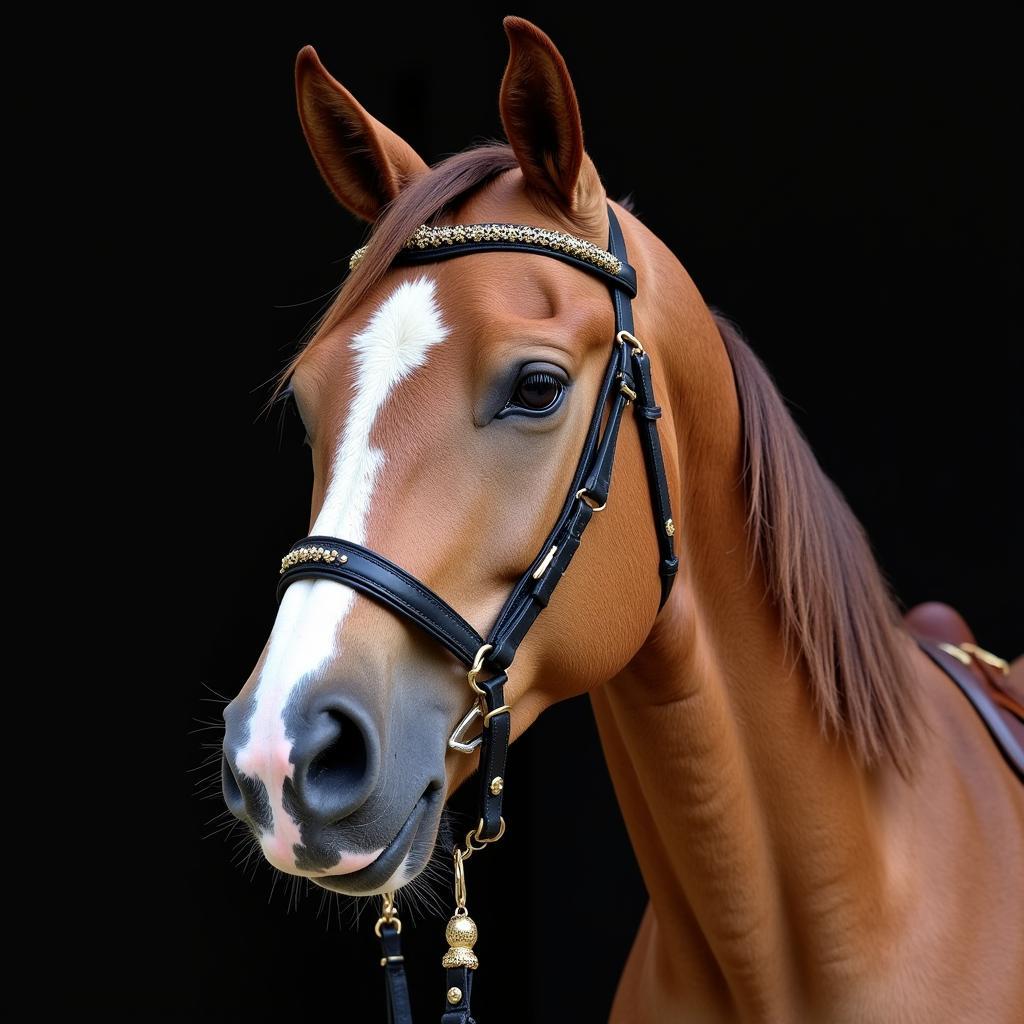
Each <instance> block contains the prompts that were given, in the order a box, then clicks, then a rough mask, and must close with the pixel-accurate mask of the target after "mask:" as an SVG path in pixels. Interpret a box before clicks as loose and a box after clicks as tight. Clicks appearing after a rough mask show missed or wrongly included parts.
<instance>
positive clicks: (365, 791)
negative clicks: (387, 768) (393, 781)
mask: <svg viewBox="0 0 1024 1024" xmlns="http://www.w3.org/2000/svg"><path fill="white" fill-rule="evenodd" d="M309 721H310V727H309V728H308V731H307V732H306V733H305V735H304V736H303V737H302V738H301V739H300V740H299V741H298V742H297V743H296V746H295V750H294V754H293V756H294V759H295V780H296V790H297V794H296V795H297V796H298V797H299V800H300V802H301V804H302V805H304V808H305V810H306V811H308V812H310V813H311V814H312V815H313V817H314V818H316V819H319V821H320V822H322V823H324V824H327V823H333V822H336V821H338V820H339V819H341V818H344V817H347V816H348V815H349V814H351V813H352V812H353V811H354V810H356V808H358V807H359V806H360V805H361V804H362V803H363V801H364V800H365V799H366V798H367V796H368V795H369V793H370V791H371V790H372V788H373V784H374V778H375V775H376V761H377V758H376V757H375V756H374V752H375V751H374V748H372V747H371V743H372V738H371V737H372V727H371V726H370V725H369V724H368V723H365V722H363V721H362V720H361V718H360V716H359V715H358V714H354V713H352V712H351V711H350V710H349V709H348V708H345V707H343V706H341V704H340V703H337V702H335V701H333V700H331V701H328V702H325V704H322V705H321V706H320V707H319V709H318V710H316V711H315V712H314V713H313V715H312V717H311V719H309Z"/></svg>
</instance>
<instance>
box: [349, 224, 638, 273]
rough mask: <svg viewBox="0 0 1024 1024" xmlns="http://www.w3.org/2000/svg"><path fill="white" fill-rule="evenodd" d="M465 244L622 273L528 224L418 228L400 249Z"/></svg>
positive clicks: (574, 242) (596, 254) (604, 254)
mask: <svg viewBox="0 0 1024 1024" xmlns="http://www.w3.org/2000/svg"><path fill="white" fill-rule="evenodd" d="M467 242H511V243H512V244H513V245H524V246H540V247H541V248H543V249H554V250H556V251H557V252H564V253H566V254H567V255H569V256H573V257H575V258H576V259H578V260H583V262H584V263H590V264H592V265H593V266H595V267H599V268H600V269H601V270H606V271H607V272H608V273H609V274H618V273H619V272H620V271H621V270H622V260H620V259H619V258H618V257H617V256H613V255H612V254H611V253H610V252H608V251H607V250H606V249H600V248H598V247H597V246H596V245H594V243H593V242H588V241H587V240H586V239H584V238H577V237H576V235H570V234H567V233H566V232H564V231H551V230H549V229H548V228H535V227H531V226H530V225H529V224H445V225H443V226H441V227H428V226H427V225H426V224H421V225H420V226H419V227H418V228H417V229H416V230H415V232H413V234H412V236H411V237H410V238H409V240H408V241H407V242H405V244H404V246H403V248H405V249H443V248H445V247H446V246H450V245H465V244H466V243H467ZM368 248H369V246H366V245H364V246H362V247H361V248H359V249H356V251H355V252H354V253H352V255H351V256H350V257H349V261H348V266H349V269H350V270H354V269H355V268H356V267H357V266H358V265H359V261H360V260H361V259H362V258H363V257H364V256H365V255H366V251H367V249H368Z"/></svg>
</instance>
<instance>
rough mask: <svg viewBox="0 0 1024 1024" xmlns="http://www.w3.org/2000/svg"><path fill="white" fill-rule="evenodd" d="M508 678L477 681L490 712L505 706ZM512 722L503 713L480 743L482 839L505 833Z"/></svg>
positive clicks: (495, 719)
mask: <svg viewBox="0 0 1024 1024" xmlns="http://www.w3.org/2000/svg"><path fill="white" fill-rule="evenodd" d="M507 681H508V675H507V674H506V673H505V672H501V673H500V674H499V675H496V676H495V677H494V678H493V679H477V681H476V684H477V686H479V687H480V689H481V690H483V691H484V703H485V704H486V706H487V711H488V712H491V711H497V710H498V708H500V707H502V706H503V705H504V703H505V689H504V687H505V683H506V682H507ZM511 726H512V723H511V721H510V719H509V713H508V712H507V711H502V712H501V713H500V714H497V715H495V716H494V717H493V718H492V719H491V720H490V721H489V722H488V724H487V725H486V726H485V727H484V729H483V732H482V735H483V742H482V743H481V744H480V769H479V771H478V773H477V775H478V780H479V791H480V819H481V821H482V822H483V827H482V828H479V829H478V830H477V836H478V837H479V838H480V839H496V838H497V837H498V836H499V835H500V833H501V804H502V800H503V798H504V779H505V761H506V759H507V758H508V741H509V738H510V736H511V732H512V729H511ZM496 778H500V779H501V780H502V783H503V784H502V786H501V787H500V788H499V789H498V792H497V793H492V792H491V782H492V781H493V780H494V779H496Z"/></svg>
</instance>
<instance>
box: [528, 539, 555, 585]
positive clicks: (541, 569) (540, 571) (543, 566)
mask: <svg viewBox="0 0 1024 1024" xmlns="http://www.w3.org/2000/svg"><path fill="white" fill-rule="evenodd" d="M557 551H558V545H557V544H555V545H553V546H552V548H551V550H550V551H549V552H548V553H547V554H546V555H545V556H544V558H543V560H542V561H541V563H540V565H538V566H537V568H536V569H534V570H533V578H534V579H535V580H539V579H540V578H541V576H543V575H544V573H545V572H546V571H547V568H548V566H549V565H550V564H551V559H552V558H554V557H555V553H556V552H557Z"/></svg>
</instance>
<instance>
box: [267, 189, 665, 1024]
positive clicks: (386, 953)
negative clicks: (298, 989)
mask: <svg viewBox="0 0 1024 1024" xmlns="http://www.w3.org/2000/svg"><path fill="white" fill-rule="evenodd" d="M608 222H609V233H608V250H607V251H605V250H603V249H599V248H598V247H597V246H595V245H593V244H592V243H591V242H587V241H585V240H584V239H581V238H576V237H575V236H574V235H569V234H565V233H564V232H560V231H552V230H548V229H544V228H535V227H531V226H529V225H523V224H456V225H448V226H443V227H428V226H426V225H423V226H421V227H420V228H419V229H418V230H417V231H416V232H415V234H413V236H412V237H411V238H410V239H409V240H408V241H407V242H406V243H405V246H404V247H403V249H402V250H401V251H400V252H399V254H398V255H397V256H396V257H395V260H394V263H396V264H407V263H427V262H432V261H435V260H442V259H450V258H453V257H457V256H463V255H468V254H471V253H477V252H500V251H508V252H530V253H538V254H540V255H542V256H550V257H553V258H554V259H558V260H561V261H563V262H565V263H569V264H571V265H573V266H576V267H579V268H580V269H582V270H585V271H587V272H588V273H592V274H595V275H596V276H597V277H599V278H601V279H602V280H603V281H605V282H606V283H607V284H608V285H609V288H610V290H611V296H612V302H613V304H614V307H615V337H614V340H613V342H612V352H611V357H610V359H609V361H608V366H607V369H606V371H605V375H604V379H603V381H602V384H601V387H600V390H599V391H598V396H597V403H596V405H595V408H594V413H593V416H592V418H591V422H590V426H589V428H588V431H587V436H586V440H585V441H584V444H583V451H582V453H581V455H580V458H579V462H578V464H577V467H576V471H575V473H574V474H573V478H572V483H571V484H570V486H569V492H568V495H567V497H566V499H565V503H564V504H563V506H562V510H561V512H560V513H559V516H558V519H557V520H556V522H555V525H554V528H553V529H552V530H551V532H550V534H549V535H548V538H547V540H546V541H545V542H544V544H543V546H542V547H541V549H540V551H539V552H538V553H537V555H536V557H535V558H534V560H533V562H532V564H531V565H530V567H529V568H528V569H527V570H526V572H525V573H524V574H523V576H522V578H521V579H520V580H519V582H518V583H517V584H516V585H515V587H514V588H513V589H512V592H511V594H510V595H509V597H508V599H507V600H506V602H505V604H504V606H503V607H502V609H501V611H500V612H499V614H498V617H497V619H496V621H495V623H494V625H493V626H492V627H491V630H490V632H489V633H488V635H487V638H486V640H485V639H484V638H483V637H481V636H480V635H479V634H478V633H477V632H476V630H475V629H474V628H473V627H472V626H471V625H470V624H469V623H468V622H467V621H466V620H465V619H464V618H463V617H462V616H461V615H459V613H458V612H457V611H455V609H454V608H452V607H451V605H449V604H448V602H447V601H445V600H444V598H442V597H440V596H439V595H438V594H436V593H434V591H433V590H431V589H430V588H429V587H428V586H426V585H425V584H424V583H421V582H420V581H419V580H417V579H416V578H415V577H414V576H412V575H410V574H409V573H408V572H406V571H405V570H404V569H403V568H402V567H401V566H399V565H396V564H395V563H394V562H392V561H390V560H389V559H387V558H385V557H384V556H383V555H381V554H378V553H377V552H375V551H371V550H370V549H369V548H366V547H363V546H362V545H360V544H354V543H352V542H351V541H347V540H344V539H342V538H339V537H328V536H318V535H313V536H309V537H304V538H303V539H302V540H299V541H297V542H296V543H295V544H293V545H292V547H291V549H290V550H289V552H288V553H287V554H286V555H285V556H284V558H283V559H282V560H281V572H280V579H279V582H278V585H277V600H278V602H280V600H281V598H282V596H283V594H284V592H285V590H286V589H287V588H288V587H289V586H290V585H291V584H292V583H294V582H295V581H296V580H300V579H309V578H319V579H331V580H335V581H336V582H338V583H343V584H345V585H346V586H349V587H352V588H353V589H355V590H358V591H360V592H361V593H364V594H366V595H367V596H369V597H371V598H373V599H374V600H376V601H378V602H380V603H381V604H383V605H384V606H385V607H387V608H389V609H391V611H393V612H395V613H396V614H398V615H402V616H404V617H405V618H406V619H409V620H410V621H411V622H413V623H415V624H416V625H417V626H419V627H420V628H421V629H422V630H424V631H425V632H426V633H428V634H429V635H430V636H431V637H433V638H434V639H435V640H436V641H437V642H438V643H440V644H442V645H443V646H444V647H446V648H447V649H448V650H449V651H450V652H451V653H452V654H453V655H454V656H455V657H456V658H458V659H459V661H461V662H462V663H463V665H465V666H466V668H467V670H468V672H467V680H468V682H469V685H470V688H471V689H472V690H473V693H474V694H475V700H474V703H473V706H472V707H471V708H470V710H469V711H468V712H467V714H466V715H465V717H464V718H463V719H462V721H461V722H460V723H459V724H458V725H457V726H456V727H455V729H454V731H453V732H452V735H451V737H450V738H449V741H448V744H449V746H450V747H451V748H452V749H453V750H459V751H462V752H465V753H471V752H472V751H474V750H475V749H476V748H477V747H479V748H480V767H479V772H478V776H479V785H478V791H479V801H480V817H479V821H478V823H477V825H476V827H475V828H473V829H471V830H470V832H469V833H468V835H467V836H466V842H465V845H464V846H463V847H461V848H460V847H458V846H456V848H455V849H454V851H453V858H454V864H455V905H456V909H455V914H454V916H453V917H452V919H451V920H450V921H449V922H448V926H447V928H446V930H445V936H446V938H447V940H448V943H449V947H450V948H449V950H448V952H447V953H446V954H445V955H444V958H443V960H442V966H443V967H445V968H446V970H447V992H446V997H445V1002H446V1006H445V1011H444V1014H443V1016H442V1018H441V1021H442V1024H473V1019H472V1017H471V1014H470V992H471V987H472V977H473V975H472V972H473V971H475V970H476V968H477V966H478V961H477V957H476V954H475V953H474V952H473V946H474V945H475V943H476V940H477V928H476V925H475V924H474V922H473V920H472V919H471V918H470V917H469V914H468V911H467V908H466V881H465V871H464V864H465V861H467V860H469V858H470V857H471V856H472V855H473V853H476V852H480V851H481V850H483V849H484V848H485V847H486V845H487V844H488V843H493V842H497V840H499V839H500V838H501V837H502V835H503V834H504V832H505V819H504V818H503V817H502V814H501V811H502V798H503V794H504V790H505V760H506V756H507V753H508V744H509V738H510V735H511V728H510V711H511V708H510V707H509V706H508V705H507V704H506V703H505V699H504V685H505V683H506V682H507V681H508V668H509V666H510V665H511V664H512V661H513V659H514V658H515V655H516V651H517V650H518V648H519V645H520V644H521V643H522V642H523V640H524V638H525V637H526V634H527V633H528V632H529V630H530V627H531V626H532V625H533V623H534V621H535V620H536V618H537V616H538V615H539V614H540V613H541V611H542V610H543V609H544V608H545V607H547V604H548V601H549V600H550V599H551V594H552V593H553V591H554V589H555V587H556V586H557V585H558V582H559V580H560V579H561V578H562V575H563V574H564V573H565V570H566V569H567V568H568V566H569V563H570V562H571V561H572V558H573V555H575V554H576V549H577V548H578V547H579V545H580V540H581V539H582V537H583V531H584V530H585V529H586V528H587V525H588V524H589V523H590V520H591V519H592V518H593V516H594V514H595V513H597V512H600V511H601V510H602V509H603V508H604V507H605V505H606V503H607V501H608V492H609V487H610V485H611V475H612V466H613V463H614V460H615V443H616V439H617V437H618V432H619V426H620V423H621V421H622V415H623V412H624V411H625V408H626V406H627V405H632V406H633V409H634V413H635V415H636V420H637V426H638V429H639V433H640V444H641V448H642V449H643V454H644V464H645V466H646V469H647V480H648V485H649V489H650V496H651V506H652V508H653V511H654V527H655V534H656V536H657V539H658V549H659V565H658V572H659V575H660V577H661V599H660V602H659V604H658V610H659V611H660V610H661V608H662V607H663V606H664V604H665V602H666V601H667V600H668V596H669V593H670V591H671V589H672V583H673V581H674V579H675V575H676V571H677V569H678V567H679V559H678V558H677V557H676V555H675V549H674V541H673V537H674V535H675V525H674V523H673V520H672V509H671V504H670V501H669V492H668V483H667V480H666V477H665V465H664V460H663V458H662V452H661V444H660V442H659V440H658V427H657V420H658V418H659V417H660V416H661V409H660V408H659V407H658V405H657V404H656V403H655V400H654V385H653V383H652V379H651V359H650V353H648V352H647V350H646V349H645V348H644V346H643V345H642V344H641V342H640V340H639V339H638V338H637V337H636V336H635V335H634V334H633V329H634V325H633V311H632V304H631V300H632V299H633V298H634V297H635V296H636V291H637V281H636V272H635V271H634V270H633V268H632V267H631V266H630V265H629V263H628V262H627V261H626V255H627V254H626V243H625V240H624V238H623V235H622V229H621V227H620V226H619V222H618V219H617V218H616V216H615V213H614V211H613V210H612V208H611V207H610V206H609V207H608ZM364 252H365V249H360V250H358V251H357V252H356V253H354V254H353V256H352V258H351V260H350V266H351V267H355V266H357V265H358V262H359V260H360V259H361V258H362V256H363V253H364ZM609 405H610V408H609V411H608V416H607V420H605V421H604V429H603V431H602V421H603V420H604V411H605V408H606V406H609ZM485 670H486V671H488V672H495V673H496V674H495V675H494V676H492V677H491V678H490V679H480V678H479V676H480V673H481V672H483V671H485ZM477 718H481V719H482V729H481V732H480V735H479V736H478V737H476V738H474V739H473V740H467V739H466V732H467V730H468V729H469V727H470V725H471V724H472V723H473V722H474V721H475V720H476V719H477ZM401 929H402V926H401V921H400V920H399V918H398V913H397V910H396V908H395V902H394V897H393V895H392V894H391V893H388V894H386V895H385V896H384V900H383V908H382V911H381V916H380V919H379V920H378V922H377V924H376V926H375V931H376V934H377V936H378V937H379V938H380V940H381V949H382V957H381V966H382V967H383V968H384V971H385V979H386V988H387V997H388V1017H389V1020H390V1021H391V1024H411V1021H412V1012H411V1008H410V1003H409V994H408V990H407V986H406V979H405V969H404V966H403V959H402V953H401V945H400V939H399V935H400V933H401Z"/></svg>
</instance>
